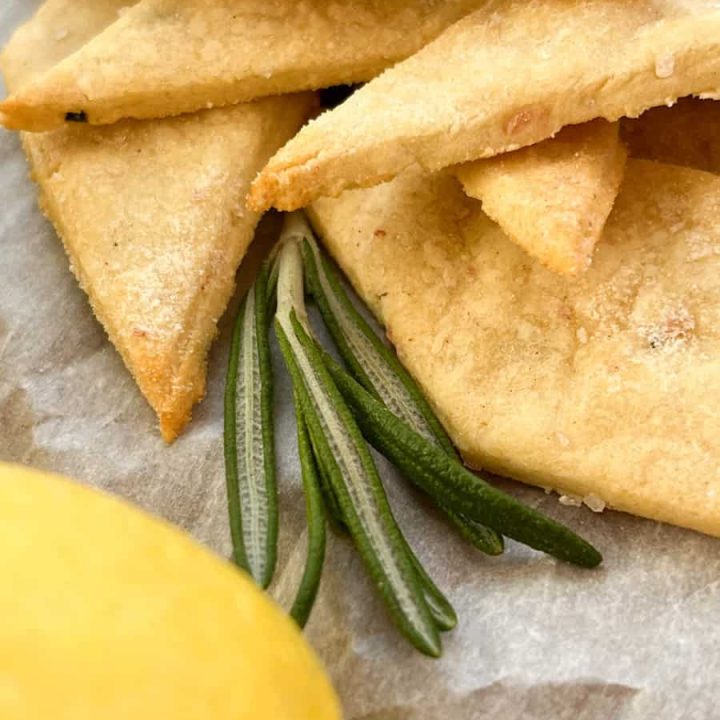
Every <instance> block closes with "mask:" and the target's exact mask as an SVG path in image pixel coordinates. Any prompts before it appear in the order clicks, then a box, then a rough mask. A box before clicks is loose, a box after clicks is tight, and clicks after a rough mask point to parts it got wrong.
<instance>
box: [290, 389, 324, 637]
mask: <svg viewBox="0 0 720 720" xmlns="http://www.w3.org/2000/svg"><path fill="white" fill-rule="evenodd" d="M294 399H295V418H296V420H297V436H298V455H299V457H300V467H301V469H302V482H303V490H304V492H305V516H306V519H307V526H308V548H307V561H306V563H305V570H304V572H303V577H302V580H301V581H300V587H299V589H298V592H297V595H296V597H295V602H294V603H293V606H292V609H291V610H290V616H291V617H292V618H293V619H294V620H295V622H296V623H297V624H298V625H299V626H300V627H301V628H303V627H305V623H307V621H308V618H309V617H310V613H311V611H312V608H313V605H314V604H315V598H316V597H317V592H318V589H319V587H320V577H321V575H322V567H323V562H324V560H325V510H324V508H323V497H322V493H321V491H320V484H319V478H318V468H317V466H316V464H315V458H314V457H313V451H312V446H311V444H310V437H309V436H308V431H307V425H306V423H305V417H304V415H303V410H302V404H301V401H300V398H299V397H298V395H297V393H295V397H294Z"/></svg>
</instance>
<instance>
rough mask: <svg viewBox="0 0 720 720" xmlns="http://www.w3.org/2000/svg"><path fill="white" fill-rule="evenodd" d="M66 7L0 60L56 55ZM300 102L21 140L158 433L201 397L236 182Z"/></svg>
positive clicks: (239, 243) (282, 132) (237, 236)
mask: <svg viewBox="0 0 720 720" xmlns="http://www.w3.org/2000/svg"><path fill="white" fill-rule="evenodd" d="M67 5H68V2H67V0H50V2H48V3H47V4H46V5H45V6H44V8H43V10H42V11H41V12H40V13H38V15H37V16H36V17H35V18H34V19H33V20H31V21H30V24H29V25H28V26H26V27H25V28H24V29H21V30H19V31H18V34H17V35H16V37H15V39H14V40H13V41H12V42H11V43H10V45H9V47H8V49H7V51H6V52H5V53H4V55H3V67H12V68H18V67H29V66H31V65H32V64H33V63H35V62H38V64H42V63H43V62H48V61H54V59H57V58H55V57H54V56H55V55H56V54H59V52H61V51H60V50H53V49H52V45H53V42H54V38H56V37H57V27H58V26H57V24H56V22H55V19H56V18H57V16H58V15H57V11H59V10H61V9H62V8H66V7H67ZM73 5H74V6H75V5H77V3H73ZM115 5H117V3H113V2H109V1H108V0H103V2H100V3H98V4H95V5H94V12H95V15H94V19H95V24H94V25H93V26H92V27H94V28H97V26H98V25H100V24H102V17H103V15H102V12H101V8H104V9H105V10H107V13H106V14H105V15H104V17H105V18H106V19H107V20H108V22H111V21H112V19H114V13H115V12H116V8H115V7H114V6H115ZM89 7H90V3H89V2H88V5H87V8H89ZM87 8H86V9H87ZM85 19H86V13H85V12H80V13H77V14H73V13H69V14H67V15H66V17H65V25H64V26H63V27H65V28H66V29H68V32H71V33H73V37H75V38H77V39H78V41H80V37H81V35H82V33H86V36H85V37H87V34H89V33H90V32H91V27H90V26H89V25H83V24H82V23H83V22H84V21H85ZM75 20H77V21H78V23H77V24H75ZM24 38H32V42H25V41H24ZM42 38H45V45H43V44H41V45H40V46H39V47H41V48H42V50H41V51H36V48H37V47H38V45H37V43H38V42H40V41H41V40H42ZM58 42H61V41H58ZM23 72H25V73H27V72H29V71H28V70H24V71H23ZM17 77H19V75H18V73H17V71H12V72H11V73H10V74H9V78H17ZM311 102H312V100H311V98H310V97H309V96H296V97H289V98H268V99H265V100H263V101H259V102H257V103H251V104H246V105H238V106H235V107H230V108H226V109H218V110H211V111H204V112H200V113H196V114H193V115H187V116H183V117H180V118H173V119H167V120H163V121H153V122H136V121H126V122H123V123H119V124H117V125H114V126H109V127H104V128H90V127H85V126H74V127H68V128H64V129H61V130H58V131H55V132H52V133H42V134H25V135H24V137H23V144H24V147H25V150H26V152H27V154H28V157H29V159H30V162H31V165H32V168H33V176H34V179H35V180H36V182H37V183H38V185H39V186H40V194H41V205H42V208H43V210H44V211H45V213H46V214H47V216H48V218H49V219H50V220H51V221H52V223H53V225H54V226H55V228H56V229H57V231H58V234H59V235H60V237H61V238H62V240H63V243H64V245H65V249H66V251H67V253H68V255H69V257H70V261H71V265H72V269H73V271H74V273H75V275H76V276H77V278H78V280H79V282H80V284H81V286H82V287H83V289H84V290H85V292H86V293H87V294H88V296H89V298H90V303H91V305H92V307H93V310H94V311H95V315H96V316H97V318H98V319H99V320H100V322H101V323H102V325H103V326H104V327H105V330H106V331H107V333H108V336H109V337H110V340H111V341H112V342H113V344H114V345H115V347H116V348H117V349H118V351H119V352H120V354H121V356H122V358H123V360H124V361H125V364H126V366H127V367H128V369H129V370H130V372H131V373H132V374H133V376H134V378H135V380H136V382H137V384H138V386H139V387H140V390H141V391H142V393H143V395H144V396H145V397H146V398H147V400H148V402H149V403H150V405H151V406H152V407H153V409H154V410H155V412H156V413H157V415H158V417H159V420H160V428H161V431H162V434H163V437H164V438H165V439H166V440H168V441H170V440H173V439H174V438H175V437H176V436H177V434H178V433H179V432H180V431H181V430H182V428H183V427H184V425H185V424H186V423H187V422H188V420H189V419H190V414H191V410H192V407H193V405H194V404H195V403H196V402H197V401H198V400H200V399H201V398H202V397H203V395H204V392H205V377H206V356H207V351H208V348H209V346H210V343H211V342H212V340H213V338H214V337H215V334H216V326H217V321H218V319H219V318H220V316H221V315H222V313H223V312H224V310H225V307H226V305H227V303H228V301H229V300H230V297H231V296H232V293H233V289H234V281H235V271H236V270H237V267H238V265H239V264H240V261H241V259H242V257H243V255H244V254H245V250H246V249H247V247H248V245H249V244H250V241H251V239H252V236H253V232H254V229H255V225H256V223H257V220H258V217H259V215H258V213H255V212H251V211H248V210H246V209H245V208H244V206H243V202H242V198H243V196H244V193H245V192H246V191H247V189H248V187H249V185H250V181H251V179H252V178H253V177H254V176H255V174H256V173H257V171H258V170H259V169H260V168H261V167H262V165H263V163H264V162H265V161H266V160H267V158H268V157H269V156H270V155H271V154H272V152H273V151H274V150H275V149H277V147H279V146H280V145H281V144H282V143H283V142H284V141H285V140H287V138H289V137H290V136H291V135H292V134H293V132H295V131H296V130H297V128H298V127H299V126H300V125H301V124H302V122H303V120H304V119H305V117H306V115H307V114H308V112H309V108H310V106H311Z"/></svg>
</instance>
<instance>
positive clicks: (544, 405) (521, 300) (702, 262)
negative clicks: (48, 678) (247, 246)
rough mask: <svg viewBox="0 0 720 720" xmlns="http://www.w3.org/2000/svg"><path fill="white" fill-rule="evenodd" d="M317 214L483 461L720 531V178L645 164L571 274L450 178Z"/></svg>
mask: <svg viewBox="0 0 720 720" xmlns="http://www.w3.org/2000/svg"><path fill="white" fill-rule="evenodd" d="M310 214H311V216H312V220H313V223H314V225H315V227H316V229H317V231H318V232H319V234H320V236H321V237H322V239H323V241H324V243H325V244H326V246H327V247H328V248H329V250H330V251H331V252H332V254H333V255H334V256H335V258H336V259H337V261H338V262H339V263H340V265H341V267H342V268H343V269H344V270H345V271H346V272H347V274H348V276H349V277H350V279H351V281H352V283H353V285H354V286H355V288H356V289H357V290H358V291H359V293H360V294H361V295H362V297H363V298H364V299H365V300H366V301H367V302H368V303H369V304H370V306H371V307H372V309H373V310H374V312H375V313H376V315H377V316H378V318H379V319H380V320H381V321H382V322H383V323H384V324H385V326H386V328H387V332H388V336H389V338H390V339H391V341H392V342H393V344H394V345H395V347H396V348H397V351H398V354H399V356H400V358H401V360H402V362H403V363H404V364H405V365H406V366H407V367H408V369H409V370H410V372H411V373H412V374H413V375H414V376H415V378H416V379H417V380H418V381H419V383H420V384H421V386H422V388H423V389H424V391H425V392H426V393H427V395H428V397H429V398H430V399H431V401H432V403H433V405H434V406H435V408H436V410H437V411H438V413H439V416H440V418H441V420H442V421H443V423H444V425H445V426H446V428H447V429H448V431H449V433H450V435H451V436H452V438H453V440H454V441H455V443H456V444H457V445H458V447H459V449H460V451H461V452H462V454H463V456H464V458H465V460H466V461H467V462H468V463H469V464H470V465H472V466H473V467H484V468H487V469H488V470H491V471H494V472H497V473H500V474H502V475H507V476H511V477H515V478H517V479H520V480H524V481H526V482H528V483H531V484H535V485H539V486H542V487H552V488H555V489H557V490H559V491H560V492H562V493H566V494H570V495H574V496H578V497H580V498H582V497H588V496H595V497H596V498H600V499H601V500H602V501H604V502H605V503H607V504H608V505H609V506H611V507H614V508H617V509H619V510H625V511H627V512H631V513H634V514H637V515H641V516H644V517H649V518H653V519H655V520H661V521H665V522H670V523H674V524H677V525H682V526H685V527H689V528H694V529H696V530H700V531H702V532H706V533H710V534H713V535H720V476H718V466H719V465H720V414H718V411H717V408H718V400H719V399H720V366H719V365H718V361H717V358H718V354H719V353H720V283H719V281H718V277H720V252H718V249H719V248H720V225H719V224H718V217H720V178H718V177H716V176H714V175H711V174H709V173H704V172H701V171H698V170H690V169H685V168H679V167H673V166H668V165H660V164H657V163H653V162H650V161H642V160H631V161H629V162H628V165H627V168H626V174H625V180H624V183H623V187H622V189H621V192H620V194H619V196H618V198H617V200H616V203H615V207H614V209H613V211H612V214H611V215H610V218H609V220H608V223H607V225H606V228H605V232H604V234H603V237H602V239H601V241H600V242H599V243H598V247H597V250H596V253H595V257H594V260H593V264H592V266H591V267H590V269H589V270H588V271H587V272H586V273H584V274H583V275H581V276H580V277H579V278H571V279H568V278H564V277H563V276H560V275H558V274H556V273H552V272H550V271H548V270H546V269H545V268H543V267H542V266H541V265H540V263H539V262H537V261H533V260H532V259H530V258H529V257H528V256H527V254H526V253H524V252H523V251H522V250H520V248H519V247H517V245H515V243H513V242H511V241H510V240H508V238H507V237H506V236H505V235H504V234H503V233H502V231H501V230H500V228H498V226H497V225H496V224H494V223H493V222H492V221H491V220H490V219H489V218H488V217H487V216H486V215H485V214H484V213H483V212H482V211H481V210H480V209H479V204H478V203H477V202H476V201H474V200H471V199H470V198H468V197H467V196H466V195H465V194H464V193H463V191H462V188H461V186H460V184H459V183H458V182H457V180H456V179H455V178H454V177H450V176H447V175H435V176H428V175H425V174H423V173H421V172H418V171H417V170H411V171H409V172H407V173H404V174H403V175H401V176H399V177H397V178H396V179H395V180H393V181H392V182H389V183H387V184H385V185H381V186H378V187H376V188H372V189H366V190H351V191H348V192H346V193H345V194H343V195H342V196H341V197H340V198H338V199H329V198H324V199H321V200H318V201H317V202H315V203H314V204H313V205H312V207H311V209H310Z"/></svg>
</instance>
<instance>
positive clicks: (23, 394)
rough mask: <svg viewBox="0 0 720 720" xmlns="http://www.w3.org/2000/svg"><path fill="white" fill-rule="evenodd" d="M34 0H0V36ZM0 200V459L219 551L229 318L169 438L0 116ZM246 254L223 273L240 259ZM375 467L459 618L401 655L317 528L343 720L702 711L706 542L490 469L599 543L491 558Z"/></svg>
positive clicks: (715, 618)
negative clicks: (583, 554) (42, 207)
mask: <svg viewBox="0 0 720 720" xmlns="http://www.w3.org/2000/svg"><path fill="white" fill-rule="evenodd" d="M37 5H38V2H37V1H36V0H33V1H32V2H31V1H30V0H4V2H3V3H2V6H1V7H0V42H2V43H4V42H5V40H6V39H7V37H8V36H9V34H10V32H11V31H12V29H13V27H14V26H15V25H16V24H17V23H18V22H19V21H20V20H21V19H23V18H25V17H27V16H29V15H30V14H31V13H32V11H33V10H34V9H35V7H36V6H37ZM0 197H1V198H2V205H1V207H0V459H2V460H11V461H16V462H21V463H26V464H29V465H34V466H38V467H42V468H47V469H51V470H54V471H58V472H62V473H66V474H68V475H71V476H74V477H76V478H77V479H79V480H81V481H83V482H85V483H88V484H91V485H94V486H97V487H101V488H103V489H105V490H108V491H110V492H112V493H116V494H118V495H120V496H122V497H125V498H127V499H129V500H131V501H132V502H135V503H137V504H139V505H141V506H142V507H144V508H145V509H147V510H149V511H150V512H152V513H155V514H156V515H159V516H161V517H164V518H166V519H167V520H170V521H171V522H174V523H177V524H178V525H180V526H181V527H183V528H185V530H187V531H188V532H190V533H191V534H192V535H194V536H195V538H197V539H198V540H199V541H200V542H202V543H204V544H205V545H207V546H208V547H210V548H212V549H213V550H215V551H217V552H218V553H220V554H222V555H224V556H227V555H228V554H229V549H230V544H229V536H228V530H227V519H226V504H225V495H224V480H223V462H222V386H223V376H224V370H225V362H226V357H227V344H228V320H227V317H226V319H225V321H224V322H223V323H222V326H221V327H222V333H221V337H220V338H219V340H218V342H217V343H216V345H215V347H214V349H213V351H212V354H211V358H210V369H209V390H208V396H207V399H206V400H205V401H204V402H203V403H202V404H201V405H200V406H199V407H198V409H197V410H196V412H195V418H194V420H193V423H192V425H191V426H190V429H189V431H188V432H187V433H186V434H185V435H183V436H182V437H181V439H180V440H179V441H178V442H177V443H176V444H175V445H173V446H171V447H167V446H166V445H165V444H164V443H163V442H162V441H161V439H160V435H159V433H158V430H157V425H156V421H155V417H154V415H153V413H152V412H151V411H150V408H149V407H148V406H147V405H146V403H145V401H144V400H143V399H142V397H141V396H140V394H139V392H138V391H137V389H136V387H135V385H134V383H133V381H132V380H131V378H130V376H129V375H128V373H127V372H126V371H125V369H124V367H123V364H122V362H121V361H120V358H119V356H118V355H117V353H116V352H115V350H114V349H113V348H112V346H111V345H110V344H109V342H108V341H107V339H106V337H105V335H104V333H103V331H102V328H101V327H100V326H99V325H98V323H97V322H96V321H95V320H94V318H93V316H92V314H91V312H90V308H89V306H88V303H87V301H86V299H85V296H84V295H83V293H82V292H81V291H80V290H79V288H78V287H77V285H76V283H75V281H74V279H73V278H72V276H71V274H70V271H69V270H68V263H67V261H66V259H65V256H64V254H63V250H62V248H61V245H60V242H59V240H58V239H57V237H56V236H55V234H54V232H53V230H52V228H51V227H50V225H49V224H48V223H47V222H46V220H45V219H44V218H43V217H42V215H41V214H40V212H39V211H38V209H37V206H36V193H35V188H34V187H33V185H32V183H31V182H30V180H29V179H28V176H27V167H26V164H25V160H24V157H23V154H22V152H21V150H20V144H19V141H18V138H17V137H16V136H15V135H13V134H10V133H7V132H4V131H0ZM276 229H277V223H273V222H272V220H271V221H270V222H269V223H266V225H265V232H264V233H262V235H263V236H264V238H265V239H264V240H262V239H261V243H260V244H261V245H262V244H263V242H264V244H265V245H266V246H267V244H268V241H269V240H270V239H271V238H272V235H273V232H275V231H276ZM261 252H262V247H256V248H255V249H254V251H253V253H252V254H253V256H257V255H259V254H260V253H261ZM255 259H256V258H255ZM250 260H251V262H250V264H249V265H248V266H246V267H245V268H244V269H243V271H242V272H241V276H243V273H244V276H247V275H248V274H249V273H250V272H251V270H252V267H251V266H252V263H253V258H251V259H250ZM277 376H278V380H277V384H278V395H279V397H282V398H284V399H285V402H282V403H281V404H280V406H279V408H278V415H277V422H278V429H277V442H278V446H279V460H280V468H279V483H280V487H281V502H282V512H283V517H282V537H281V548H280V556H281V561H280V567H279V572H278V576H277V580H276V582H275V583H274V586H273V589H272V590H273V594H274V595H275V597H276V598H278V599H279V600H280V601H281V602H284V603H285V604H286V605H287V604H288V603H289V599H290V598H291V597H292V594H293V590H294V587H295V585H296V583H297V580H298V577H299V574H300V572H301V569H302V563H303V561H304V553H305V534H304V529H303V522H304V520H303V500H302V492H301V487H300V479H299V470H298V467H297V463H296V454H295V439H294V426H293V420H292V409H291V406H290V404H289V403H288V402H287V397H288V392H287V391H288V383H287V380H286V378H285V376H284V375H283V374H282V371H281V368H280V366H279V365H278V366H277ZM518 412H522V408H519V409H518ZM382 470H383V474H384V477H385V478H386V480H387V487H388V491H389V494H390V496H391V501H392V502H393V506H394V508H395V509H396V511H397V514H398V516H399V519H400V522H401V524H402V526H403V528H404V529H405V530H406V533H407V535H408V536H409V538H410V540H411V542H412V544H413V545H414V546H415V548H416V549H417V553H418V555H419V556H420V557H421V558H422V559H423V560H424V562H425V564H426V567H427V568H428V570H429V571H430V572H431V574H432V575H433V577H434V578H435V579H436V581H437V582H438V584H439V585H440V586H441V587H442V588H443V589H445V590H446V591H447V594H448V596H449V597H450V599H451V600H452V602H453V603H454V605H455V607H456V609H457V611H458V614H459V616H460V624H459V627H458V628H457V629H456V630H455V631H454V632H453V633H450V634H449V635H445V636H444V637H445V653H444V656H443V658H442V659H441V660H439V661H433V660H429V659H426V658H424V657H422V656H420V655H419V654H417V653H416V652H414V651H413V650H412V649H411V648H410V646H409V645H408V644H407V643H406V642H405V641H403V640H402V639H401V638H400V637H399V636H398V634H397V633H396V632H395V630H394V629H393V628H392V627H391V625H390V623H389V621H388V618H387V616H386V614H385V611H384V609H383V607H382V605H381V604H380V602H379V601H378V600H377V598H376V596H375V595H374V593H373V592H372V589H371V587H370V584H369V582H368V580H367V578H366V576H365V574H364V572H363V568H362V566H361V564H360V562H359V560H358V557H357V556H356V555H355V553H354V552H353V550H352V548H351V547H350V545H349V543H348V542H347V541H346V540H345V539H342V538H338V537H335V536H331V540H330V544H329V548H328V560H327V564H326V569H325V574H324V576H323V582H322V588H321V593H320V598H319V601H318V605H317V606H316V609H315V612H314V614H313V616H312V619H311V621H310V624H309V626H308V628H307V635H308V637H309V640H310V642H311V643H312V644H313V646H314V647H315V648H316V650H317V652H318V653H319V655H320V656H321V657H322V659H323V660H324V662H325V663H326V665H327V668H328V670H329V672H330V675H331V676H332V678H333V680H334V682H335V685H336V687H337V689H338V691H339V693H340V695H341V697H342V700H343V704H344V708H345V713H346V717H347V718H348V720H361V719H362V720H446V719H447V720H471V719H472V720H475V719H476V718H489V719H491V720H495V719H498V720H520V719H521V718H522V720H536V719H537V720H540V719H542V720H545V719H552V720H611V719H612V720H615V719H617V720H630V719H632V720H636V719H637V720H645V719H648V718H668V719H672V720H678V719H683V720H684V719H686V718H687V719H690V718H692V719H695V718H697V719H698V720H704V719H706V718H707V719H710V718H717V717H720V709H718V701H720V658H719V653H718V647H720V541H717V540H713V539H711V538H707V537H703V536H701V535H698V534H695V533H692V532H689V531H685V530H680V529H678V528H672V527H668V526H664V525H660V524H657V523H654V522H649V521H645V520H639V519H635V518H632V517H630V516H627V515H622V514H618V513H613V512H605V513H603V514H599V515H596V514H593V513H592V512H590V511H589V510H587V509H586V508H573V507H565V506H562V505H560V504H559V503H558V499H557V496H555V495H545V494H544V493H543V492H542V491H539V490H533V489H528V488H523V487H521V486H519V485H515V484H510V483H508V486H507V487H508V489H510V491H511V492H513V493H515V494H516V495H518V496H520V497H521V498H522V499H523V500H524V501H526V502H528V503H530V504H531V505H533V506H535V507H538V508H540V509H542V510H543V511H546V512H548V513H550V514H551V515H553V516H554V517H556V518H559V519H561V520H562V521H564V522H566V523H568V524H570V525H571V526H572V527H574V528H576V529H577V530H579V531H581V532H582V533H583V534H584V535H585V536H586V537H588V538H589V539H590V540H591V541H592V542H594V543H595V544H596V545H597V546H598V547H599V548H600V549H601V550H602V551H603V552H604V554H605V564H604V566H603V567H602V568H601V569H600V570H597V571H581V570H576V569H574V568H571V567H568V566H565V565H561V564H559V563H557V562H555V561H553V560H550V559H548V558H546V557H544V556H541V555H538V554H537V553H534V552H531V551H529V550H526V549H525V548H521V547H518V546H517V545H513V544H510V547H509V549H508V551H507V552H506V553H505V555H504V556H503V557H501V558H496V559H489V558H486V557H483V556H481V555H480V554H479V553H477V552H475V551H473V550H472V549H471V548H469V547H468V546H466V545H465V544H463V542H461V541H460V540H459V539H458V538H457V537H456V536H455V535H453V534H452V532H451V531H450V530H448V528H447V526H446V525H445V524H444V523H443V522H442V521H441V520H440V518H439V517H438V516H437V515H436V514H434V513H433V512H432V510H430V509H429V508H428V506H427V504H426V503H424V502H423V501H422V499H420V498H419V497H418V496H417V495H416V494H414V493H413V492H411V491H408V490H407V488H406V487H405V486H404V485H403V484H402V482H401V481H400V480H399V479H398V478H397V477H396V476H395V475H393V473H392V472H391V470H390V469H389V468H388V467H387V466H386V465H383V466H382ZM679 501H680V500H679ZM89 541H90V542H91V539H89ZM0 552H1V548H0Z"/></svg>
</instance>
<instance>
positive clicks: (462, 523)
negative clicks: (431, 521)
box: [438, 502, 505, 555]
mask: <svg viewBox="0 0 720 720" xmlns="http://www.w3.org/2000/svg"><path fill="white" fill-rule="evenodd" d="M438 507H440V509H441V510H442V511H443V512H444V513H445V515H447V518H448V520H450V522H451V523H452V524H453V525H454V526H455V528H456V529H457V531H458V533H460V536H461V537H462V538H463V539H464V540H465V541H466V542H469V543H470V544H471V545H472V546H473V547H474V548H476V549H477V550H480V551H481V552H484V553H485V554H486V555H502V554H503V551H504V550H505V542H504V541H503V537H502V535H500V533H498V532H496V531H495V530H491V529H490V528H489V527H486V526H485V525H482V524H481V523H478V522H475V521H474V520H470V519H468V518H466V517H465V516H463V515H460V514H459V513H456V512H455V511H453V510H450V508H448V507H446V506H445V505H443V504H442V503H441V502H438Z"/></svg>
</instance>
